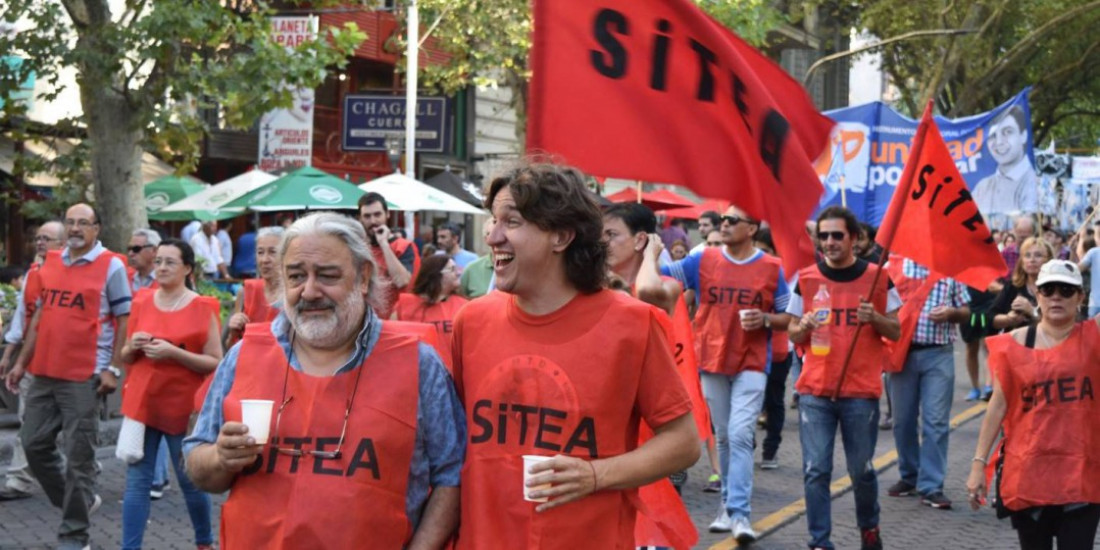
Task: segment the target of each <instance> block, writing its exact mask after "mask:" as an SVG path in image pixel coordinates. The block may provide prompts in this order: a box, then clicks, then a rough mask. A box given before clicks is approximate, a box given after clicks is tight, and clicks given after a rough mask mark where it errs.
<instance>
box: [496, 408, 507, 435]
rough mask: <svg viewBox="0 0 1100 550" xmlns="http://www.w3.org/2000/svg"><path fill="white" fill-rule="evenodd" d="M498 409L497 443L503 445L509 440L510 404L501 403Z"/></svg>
mask: <svg viewBox="0 0 1100 550" xmlns="http://www.w3.org/2000/svg"><path fill="white" fill-rule="evenodd" d="M497 411H498V412H497V443H500V444H501V445H503V444H504V442H505V441H508V404H507V403H501V404H500V405H499V406H498V407H497Z"/></svg>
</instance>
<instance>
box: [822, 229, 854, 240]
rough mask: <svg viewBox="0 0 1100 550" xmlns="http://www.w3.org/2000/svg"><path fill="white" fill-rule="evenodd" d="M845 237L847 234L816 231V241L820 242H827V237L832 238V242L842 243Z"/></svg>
mask: <svg viewBox="0 0 1100 550" xmlns="http://www.w3.org/2000/svg"><path fill="white" fill-rule="evenodd" d="M847 236H848V234H847V233H845V232H843V231H818V232H817V240H819V241H821V242H825V241H827V240H829V237H832V238H833V240H834V241H843V240H844V238H845V237H847Z"/></svg>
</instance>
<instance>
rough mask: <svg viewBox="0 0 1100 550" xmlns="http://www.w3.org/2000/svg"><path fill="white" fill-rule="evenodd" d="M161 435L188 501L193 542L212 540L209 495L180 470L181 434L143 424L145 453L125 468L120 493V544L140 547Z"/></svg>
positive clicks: (181, 465) (208, 541)
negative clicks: (124, 479) (171, 433)
mask: <svg viewBox="0 0 1100 550" xmlns="http://www.w3.org/2000/svg"><path fill="white" fill-rule="evenodd" d="M161 439H164V440H167V441H168V455H169V456H170V457H171V459H172V466H173V467H175V469H176V479H177V480H178V481H179V486H180V492H182V493H183V500H184V501H185V502H186V503H187V513H188V514H189V515H190V516H191V525H192V527H194V528H195V544H213V543H214V533H213V530H212V528H211V522H210V495H208V494H206V493H204V492H202V491H200V490H199V489H198V488H197V487H195V486H194V485H193V484H192V483H191V480H190V479H188V478H187V474H186V473H184V471H183V463H182V460H181V459H182V456H181V454H180V453H181V448H180V446H181V444H182V443H183V434H179V435H168V434H166V433H164V432H162V431H160V430H158V429H156V428H152V427H149V426H146V427H145V457H144V458H142V459H141V461H140V462H138V463H136V464H131V465H130V466H129V467H128V468H126V493H125V494H124V495H123V497H122V548H123V549H131V548H141V540H142V538H143V537H144V536H145V524H146V523H147V522H148V520H149V504H150V501H149V489H150V488H151V487H152V485H153V469H154V467H155V464H156V462H157V447H158V446H159V445H160V442H161Z"/></svg>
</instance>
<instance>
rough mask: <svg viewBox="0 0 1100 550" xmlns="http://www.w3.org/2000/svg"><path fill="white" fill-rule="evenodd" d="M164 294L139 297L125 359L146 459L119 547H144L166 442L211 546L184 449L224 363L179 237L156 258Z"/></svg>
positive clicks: (202, 539)
mask: <svg viewBox="0 0 1100 550" xmlns="http://www.w3.org/2000/svg"><path fill="white" fill-rule="evenodd" d="M153 265H154V266H155V268H154V274H155V275H156V279H157V284H158V285H159V288H157V289H156V290H150V289H143V290H141V291H139V292H138V294H137V296H135V298H134V303H133V306H132V307H131V310H130V319H129V323H128V325H127V327H126V328H127V338H126V344H125V345H124V346H123V347H122V350H121V352H120V355H121V357H122V362H123V363H124V364H125V365H127V367H126V384H125V385H124V386H123V388H122V414H124V415H126V417H127V418H132V419H134V420H137V421H139V422H141V423H143V424H145V456H144V457H143V458H142V459H141V460H140V461H138V462H137V463H135V464H131V465H130V466H129V467H128V468H127V469H126V492H125V495H124V496H123V500H122V547H123V548H141V543H142V538H143V537H144V535H145V525H146V523H147V521H148V519H149V500H150V497H149V490H150V489H151V488H152V485H153V468H154V464H155V462H156V458H157V448H158V446H159V445H160V441H161V439H167V440H168V452H169V456H170V457H171V461H172V464H173V465H174V467H175V469H176V478H177V479H178V481H179V484H180V489H181V491H182V492H183V498H184V500H185V501H186V503H187V511H188V513H189V514H190V516H191V524H192V526H193V527H194V529H195V544H197V545H198V547H199V548H200V549H201V548H209V547H210V545H211V544H212V543H213V541H214V535H213V532H212V530H211V525H210V496H209V495H207V494H206V493H203V492H202V491H200V490H198V489H197V488H196V487H195V486H194V485H193V484H192V483H191V481H190V480H189V479H188V477H187V476H186V475H185V474H184V472H183V465H182V464H181V461H180V458H181V452H182V451H181V447H180V446H181V444H182V442H183V436H184V434H185V432H186V431H187V423H188V421H189V420H190V417H191V411H192V409H193V406H192V403H193V399H194V395H195V391H196V390H198V388H199V386H201V385H202V383H203V379H204V378H205V376H206V375H207V374H208V373H210V372H213V370H214V369H215V368H216V367H217V366H218V361H220V360H221V357H222V348H221V342H220V341H219V340H218V333H219V327H218V309H219V305H218V301H217V299H216V298H212V297H206V296H199V295H198V294H197V293H196V292H195V291H194V290H193V289H192V288H193V284H192V282H191V277H192V276H193V274H194V272H195V252H194V251H193V250H192V249H191V246H190V245H188V244H187V243H185V242H183V241H181V240H177V239H167V240H164V241H161V243H160V246H158V247H157V255H156V259H154V260H153Z"/></svg>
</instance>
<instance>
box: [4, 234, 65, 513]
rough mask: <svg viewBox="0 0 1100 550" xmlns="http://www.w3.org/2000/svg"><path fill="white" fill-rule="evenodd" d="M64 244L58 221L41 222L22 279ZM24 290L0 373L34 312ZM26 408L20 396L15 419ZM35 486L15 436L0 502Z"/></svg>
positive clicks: (24, 384)
mask: <svg viewBox="0 0 1100 550" xmlns="http://www.w3.org/2000/svg"><path fill="white" fill-rule="evenodd" d="M64 246H65V226H64V225H62V224H61V222H59V221H49V222H46V223H44V224H42V226H41V227H39V228H38V231H37V232H35V235H34V252H35V254H34V263H32V264H31V267H30V269H29V270H28V271H27V276H26V278H25V279H24V281H30V279H31V278H32V277H35V276H36V275H35V272H36V271H38V268H39V267H42V261H43V260H45V259H46V253H47V252H49V251H51V250H61V249H62V248H64ZM32 286H33V285H32ZM26 291H27V283H26V282H24V284H23V287H22V288H21V289H19V295H18V296H17V297H16V301H15V304H16V305H15V314H14V315H12V317H11V326H9V327H8V331H7V332H6V333H5V334H4V343H5V344H7V345H6V346H4V356H3V358H0V375H5V374H7V372H8V369H9V368H11V363H12V361H14V360H15V356H16V353H17V352H18V351H19V346H20V344H22V342H23V331H24V329H25V328H26V326H27V321H29V320H30V316H31V314H32V313H33V312H34V302H35V300H36V299H37V298H38V296H37V295H35V294H34V293H33V292H31V293H27V292H26ZM33 379H34V376H32V375H29V374H28V375H26V376H24V377H23V379H22V380H20V381H19V392H20V393H22V394H23V395H24V396H25V395H27V391H28V390H29V389H30V387H31V380H33ZM26 408H27V400H26V399H20V400H19V410H18V413H19V422H23V413H24V412H25V411H26ZM35 485H37V483H36V482H35V481H34V476H32V475H31V470H30V467H29V466H27V457H26V455H25V454H24V453H23V444H22V443H20V442H19V438H18V437H16V438H15V439H14V441H13V445H12V459H11V466H9V467H8V473H7V475H6V476H5V478H4V485H3V486H2V487H0V502H2V501H5V500H16V499H21V498H27V497H29V496H31V491H33V490H34V487H35Z"/></svg>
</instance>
